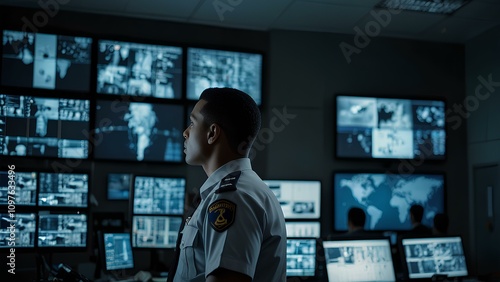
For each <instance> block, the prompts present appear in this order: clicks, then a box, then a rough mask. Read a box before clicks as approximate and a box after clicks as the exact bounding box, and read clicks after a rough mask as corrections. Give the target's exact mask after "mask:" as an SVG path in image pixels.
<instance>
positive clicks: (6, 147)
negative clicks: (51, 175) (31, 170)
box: [0, 94, 90, 159]
mask: <svg viewBox="0 0 500 282" xmlns="http://www.w3.org/2000/svg"><path fill="white" fill-rule="evenodd" d="M0 105H1V107H0V128H1V129H2V132H1V134H2V135H3V136H0V155H9V156H21V157H24V156H29V157H32V156H34V157H51V158H75V159H85V158H87V157H88V135H89V108H90V101H89V100H77V99H65V98H40V97H33V96H19V95H7V94H0Z"/></svg>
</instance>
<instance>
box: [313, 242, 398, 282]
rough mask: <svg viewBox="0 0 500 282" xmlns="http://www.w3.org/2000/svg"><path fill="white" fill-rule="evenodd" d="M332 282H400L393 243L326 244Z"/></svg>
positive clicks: (328, 269) (329, 274) (329, 275)
mask: <svg viewBox="0 0 500 282" xmlns="http://www.w3.org/2000/svg"><path fill="white" fill-rule="evenodd" d="M323 247H324V251H325V259H326V272H327V275H328V281H330V282H334V281H342V282H347V281H396V275H395V272H394V265H393V262H392V253H391V247H390V243H389V241H388V240H386V239H381V240H344V241H342V240H335V241H323Z"/></svg>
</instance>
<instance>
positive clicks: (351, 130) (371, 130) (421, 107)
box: [336, 95, 446, 160]
mask: <svg viewBox="0 0 500 282" xmlns="http://www.w3.org/2000/svg"><path fill="white" fill-rule="evenodd" d="M336 134H337V143H336V144H337V145H336V153H337V156H338V157H342V158H377V159H416V158H420V159H429V160H442V159H444V158H445V153H446V131H445V103H444V101H439V100H416V99H390V98H376V97H356V96H343V95H339V96H337V124H336Z"/></svg>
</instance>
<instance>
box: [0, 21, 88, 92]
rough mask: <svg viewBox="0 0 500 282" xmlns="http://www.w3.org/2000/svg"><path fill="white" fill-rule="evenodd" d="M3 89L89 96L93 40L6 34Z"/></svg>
mask: <svg viewBox="0 0 500 282" xmlns="http://www.w3.org/2000/svg"><path fill="white" fill-rule="evenodd" d="M2 43H3V44H2V45H3V55H2V85H6V86H16V87H27V88H28V87H29V88H31V87H33V88H43V89H56V90H70V91H79V92H87V91H88V90H89V85H90V68H91V66H90V63H91V49H92V38H89V37H78V36H65V35H55V34H44V33H29V32H22V31H13V30H4V31H3V40H2Z"/></svg>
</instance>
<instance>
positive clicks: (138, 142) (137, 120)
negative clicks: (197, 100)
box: [93, 100, 185, 163]
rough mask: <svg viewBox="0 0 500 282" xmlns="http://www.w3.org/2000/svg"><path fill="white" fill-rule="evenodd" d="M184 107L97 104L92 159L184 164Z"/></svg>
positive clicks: (116, 103)
mask: <svg viewBox="0 0 500 282" xmlns="http://www.w3.org/2000/svg"><path fill="white" fill-rule="evenodd" d="M184 124H185V116H184V106H183V105H171V104H153V103H137V102H130V103H125V102H116V101H105V100H98V101H97V110H96V128H95V142H94V150H93V151H94V158H96V159H107V160H124V161H125V160H127V161H144V162H147V161H151V162H175V163H180V162H182V161H183V154H184V153H183V150H184V138H183V137H182V132H183V131H184V129H185V126H184Z"/></svg>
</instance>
